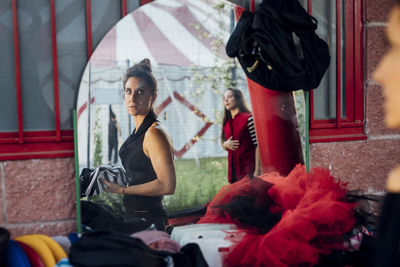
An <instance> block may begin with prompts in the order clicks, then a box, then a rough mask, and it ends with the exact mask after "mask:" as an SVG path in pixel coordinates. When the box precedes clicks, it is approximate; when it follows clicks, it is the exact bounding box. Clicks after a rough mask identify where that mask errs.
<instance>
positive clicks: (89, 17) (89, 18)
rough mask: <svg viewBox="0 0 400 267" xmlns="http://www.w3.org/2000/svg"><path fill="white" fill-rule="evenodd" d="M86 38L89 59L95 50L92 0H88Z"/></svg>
mask: <svg viewBox="0 0 400 267" xmlns="http://www.w3.org/2000/svg"><path fill="white" fill-rule="evenodd" d="M86 39H87V51H88V56H87V57H88V60H89V59H90V57H91V56H92V52H93V38H92V7H91V2H90V0H86Z"/></svg>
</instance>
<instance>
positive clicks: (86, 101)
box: [77, 0, 305, 221]
mask: <svg viewBox="0 0 400 267" xmlns="http://www.w3.org/2000/svg"><path fill="white" fill-rule="evenodd" d="M233 20H234V17H233V13H232V7H231V6H230V3H228V2H223V3H222V4H221V2H220V1H216V0H199V1H184V0H174V1H171V0H159V1H154V2H152V3H149V4H146V5H144V6H142V7H141V8H139V9H137V10H135V11H134V12H132V13H131V14H128V15H127V16H126V17H124V18H123V19H122V20H121V21H119V22H118V23H117V24H116V25H115V26H114V27H113V28H112V29H111V30H110V31H109V32H108V34H107V35H106V36H105V37H104V39H103V40H102V41H101V42H100V44H99V45H98V47H97V48H96V50H95V52H94V53H93V55H92V57H91V59H90V61H89V63H88V65H87V67H86V69H85V71H84V74H83V77H82V81H81V84H80V89H79V95H78V100H77V111H78V114H77V130H78V153H79V169H80V172H81V171H82V170H83V169H84V168H96V167H98V166H100V165H103V166H113V165H114V166H121V162H120V159H119V157H115V151H116V149H119V147H120V146H121V145H122V143H123V142H124V140H125V139H126V138H127V137H128V136H129V135H130V134H131V133H132V131H133V129H134V128H135V124H134V121H133V119H132V117H131V116H130V115H129V114H128V113H127V111H126V108H125V105H124V101H123V94H122V93H123V85H122V78H123V74H124V72H125V70H126V69H127V68H128V67H129V66H132V65H133V64H135V63H138V62H139V61H140V60H142V59H143V58H149V59H150V60H151V64H152V66H153V74H154V76H155V77H156V79H157V82H158V88H159V91H158V97H157V100H156V103H155V105H154V110H155V113H156V114H157V115H158V120H159V121H160V122H161V123H162V124H163V125H164V126H165V127H166V128H167V129H168V131H169V134H170V135H171V137H172V140H173V146H174V155H175V162H174V164H175V168H176V175H177V186H176V190H175V194H174V195H171V196H165V197H164V198H163V204H164V206H165V207H166V209H167V211H168V212H169V213H173V212H177V211H181V210H183V209H188V208H192V207H198V206H204V205H205V204H206V203H207V202H208V201H210V200H211V198H212V197H213V196H214V195H215V194H216V192H217V191H218V190H219V189H220V188H221V186H223V185H224V184H227V183H228V180H227V170H228V163H227V152H226V151H225V150H224V149H223V148H222V146H221V142H220V134H221V123H222V116H223V111H224V106H223V93H224V91H225V89H226V88H228V87H230V86H234V87H237V88H240V89H241V90H242V92H243V93H244V95H245V98H246V99H247V103H248V104H250V101H249V93H248V90H247V84H246V78H245V75H244V73H243V72H242V70H241V69H240V67H236V66H239V65H238V64H236V63H235V61H234V60H232V59H230V58H228V57H227V56H226V54H225V45H226V42H227V40H228V38H229V35H230V31H231V30H232V27H233ZM295 99H296V108H299V109H298V118H299V119H301V120H302V121H299V123H298V124H299V126H300V128H301V127H302V126H304V122H303V120H304V98H303V96H302V93H297V94H296V97H295ZM266 108H268V107H266ZM303 128H304V127H303ZM303 130H304V129H303ZM301 139H302V140H303V141H304V140H305V137H302V138H301ZM303 147H304V146H303ZM121 199H122V195H119V194H112V193H105V192H102V193H100V194H98V195H95V196H90V197H85V200H90V201H96V202H102V203H106V204H107V205H108V206H109V207H111V208H112V209H113V211H116V212H117V213H119V212H120V213H121V214H123V213H124V212H125V211H124V206H123V204H122V201H121ZM82 221H85V214H84V213H83V214H82Z"/></svg>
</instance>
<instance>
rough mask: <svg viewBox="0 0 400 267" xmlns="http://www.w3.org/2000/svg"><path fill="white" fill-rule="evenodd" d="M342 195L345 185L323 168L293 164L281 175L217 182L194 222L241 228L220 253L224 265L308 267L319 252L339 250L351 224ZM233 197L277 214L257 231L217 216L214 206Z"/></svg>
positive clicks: (350, 213)
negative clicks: (228, 248)
mask: <svg viewBox="0 0 400 267" xmlns="http://www.w3.org/2000/svg"><path fill="white" fill-rule="evenodd" d="M345 194H346V184H344V183H341V182H340V181H335V178H334V177H332V176H331V175H330V173H329V171H328V170H325V169H319V168H316V169H313V170H312V171H311V172H309V173H307V172H306V171H305V168H304V166H302V165H298V166H296V167H295V168H294V169H293V170H292V171H291V173H290V174H289V175H288V176H287V177H282V176H279V175H278V174H277V173H270V174H264V175H262V176H260V177H259V178H248V177H246V178H244V179H242V180H240V181H238V182H236V183H234V184H230V185H226V186H224V187H222V188H221V190H220V191H219V192H218V193H217V194H216V195H215V197H214V198H213V200H212V201H211V202H210V204H209V205H208V208H207V212H206V214H205V216H204V217H203V218H201V219H200V221H199V222H198V223H235V224H236V225H237V226H238V229H239V230H240V231H245V232H246V235H245V236H244V238H243V239H242V240H241V241H240V242H237V241H236V243H235V244H234V245H233V247H232V248H231V252H230V253H229V254H228V255H227V256H226V257H225V258H224V265H225V266H272V267H274V266H298V265H301V266H312V265H314V264H317V263H318V259H319V255H320V254H329V253H330V252H332V250H333V249H342V250H345V248H344V247H343V235H344V234H345V233H347V232H348V231H350V230H351V229H352V227H353V226H354V224H355V219H354V215H353V209H354V205H355V204H353V203H348V202H346V201H345V200H344V196H345ZM237 196H246V197H251V198H254V204H255V206H257V207H258V208H262V209H268V211H269V212H271V213H281V214H282V217H281V219H280V220H279V221H278V222H277V223H276V224H275V225H273V226H272V228H271V229H270V230H269V231H268V232H266V233H265V232H264V233H260V232H258V231H257V229H255V228H254V227H252V226H251V225H243V223H241V222H239V221H237V220H236V219H235V218H232V217H231V216H229V214H226V213H224V214H223V216H221V211H220V208H219V207H221V205H224V204H226V203H229V202H230V201H231V200H232V199H233V198H235V197H237ZM232 241H233V242H234V240H232Z"/></svg>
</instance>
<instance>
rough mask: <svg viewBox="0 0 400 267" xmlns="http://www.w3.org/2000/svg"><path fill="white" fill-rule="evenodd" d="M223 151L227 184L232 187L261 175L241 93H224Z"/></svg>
mask: <svg viewBox="0 0 400 267" xmlns="http://www.w3.org/2000/svg"><path fill="white" fill-rule="evenodd" d="M223 101H224V107H225V109H224V117H223V121H222V131H221V142H222V147H223V148H224V149H225V150H226V151H228V181H229V183H234V182H236V181H239V180H240V179H242V178H243V177H244V176H246V175H249V176H258V175H260V174H261V166H260V165H261V163H260V154H259V151H258V146H257V137H256V131H255V127H254V121H253V116H252V114H251V113H250V110H249V108H248V107H247V104H246V100H245V99H244V96H243V93H242V92H241V91H240V90H239V89H236V88H228V89H227V90H225V92H224V98H223Z"/></svg>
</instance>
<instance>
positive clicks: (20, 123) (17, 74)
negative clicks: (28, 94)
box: [12, 0, 24, 144]
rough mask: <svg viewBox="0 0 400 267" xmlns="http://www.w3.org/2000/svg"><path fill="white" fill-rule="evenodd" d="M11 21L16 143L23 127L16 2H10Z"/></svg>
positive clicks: (22, 136) (22, 132)
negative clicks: (15, 99) (16, 121)
mask: <svg viewBox="0 0 400 267" xmlns="http://www.w3.org/2000/svg"><path fill="white" fill-rule="evenodd" d="M12 21H13V34H14V60H15V83H16V90H17V112H18V142H19V143H20V144H22V143H23V142H24V126H23V118H22V86H21V65H20V53H19V52H20V51H19V36H18V8H17V0H13V1H12Z"/></svg>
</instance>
